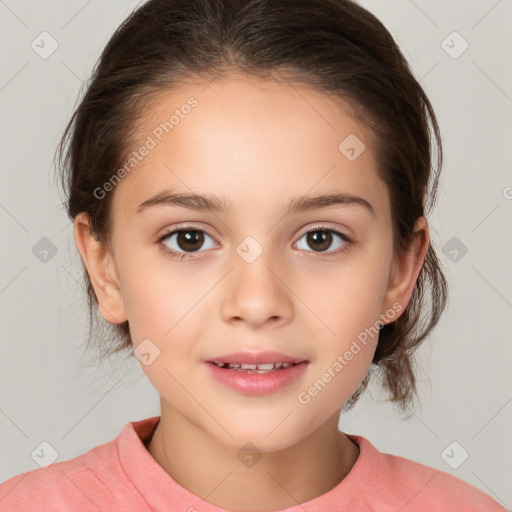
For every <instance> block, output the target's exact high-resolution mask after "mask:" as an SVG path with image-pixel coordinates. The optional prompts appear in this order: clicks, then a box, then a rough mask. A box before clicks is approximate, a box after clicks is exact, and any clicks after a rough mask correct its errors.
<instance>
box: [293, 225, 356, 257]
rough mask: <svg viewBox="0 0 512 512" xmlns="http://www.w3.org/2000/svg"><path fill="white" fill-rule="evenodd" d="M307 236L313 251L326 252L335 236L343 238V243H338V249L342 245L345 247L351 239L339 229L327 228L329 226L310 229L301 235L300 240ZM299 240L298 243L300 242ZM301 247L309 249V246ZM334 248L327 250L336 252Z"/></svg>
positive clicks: (308, 243)
mask: <svg viewBox="0 0 512 512" xmlns="http://www.w3.org/2000/svg"><path fill="white" fill-rule="evenodd" d="M303 238H305V239H306V244H307V245H309V247H312V248H313V252H321V253H322V252H326V249H328V248H329V247H330V246H331V244H332V243H333V241H335V238H339V239H341V240H342V243H338V245H337V246H336V247H334V250H335V249H338V248H340V247H343V246H345V245H347V244H348V243H349V242H350V240H349V238H348V237H347V236H346V235H344V234H343V233H340V232H339V231H336V230H335V229H327V228H316V229H313V230H311V231H308V232H307V233H304V235H302V236H301V238H300V239H299V242H300V241H301V240H302V239H303ZM299 242H298V243H299ZM298 248H299V249H305V250H308V249H307V247H298ZM334 250H331V251H327V252H335V251H334Z"/></svg>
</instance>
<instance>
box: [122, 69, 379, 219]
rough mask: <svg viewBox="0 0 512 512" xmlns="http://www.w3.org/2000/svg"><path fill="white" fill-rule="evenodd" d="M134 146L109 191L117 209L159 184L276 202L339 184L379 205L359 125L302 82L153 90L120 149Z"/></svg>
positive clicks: (131, 205) (243, 81) (242, 201)
mask: <svg viewBox="0 0 512 512" xmlns="http://www.w3.org/2000/svg"><path fill="white" fill-rule="evenodd" d="M144 146H147V147H151V149H149V150H147V151H146V150H145V151H144V153H145V156H143V157H142V158H140V155H139V158H140V160H138V161H137V163H136V165H135V166H134V167H133V169H132V170H130V172H129V173H127V176H126V178H124V179H123V180H121V183H120V184H119V185H118V186H117V187H116V190H115V194H114V207H116V206H115V205H117V207H119V208H122V209H124V210H125V213H126V214H129V213H130V212H134V211H135V210H136V208H137V206H138V205H139V204H140V203H142V202H143V201H144V200H145V199H147V197H148V196H149V195H154V194H155V193H158V192H159V191H161V190H162V189H164V188H167V189H173V190H179V191H181V192H187V193H196V194H206V193H208V194H213V195H221V196H223V197H229V198H230V202H231V203H232V204H233V205H234V206H235V207H236V206H237V205H238V206H240V207H242V206H243V205H248V204H249V203H251V204H252V206H255V207H256V206H262V207H268V205H269V204H276V207H281V208H282V205H283V200H284V199H286V198H287V197H296V196H300V195H304V194H307V193H308V192H309V191H311V192H315V193H326V192H330V191H334V190H337V191H339V190H341V191H344V192H349V193H353V194H357V195H362V196H363V197H366V198H371V199H372V203H376V204H375V207H376V210H378V209H379V208H382V209H383V210H385V209H386V208H387V207H388V203H387V190H386V187H385V184H384V183H383V182H382V181H381V180H380V178H379V177H378V174H377V172H376V165H375V159H374V157H373V153H372V147H371V144H370V141H369V137H368V135H367V130H366V129H365V127H364V126H363V125H361V124H360V123H358V122H357V121H356V120H355V119H354V118H353V116H351V115H350V108H349V106H348V105H344V104H343V103H342V102H341V101H340V100H334V99H333V97H331V96H328V95H327V94H324V93H321V92H319V91H316V90H314V89H312V88H311V87H307V86H305V85H303V84H297V83H292V82H284V83H275V82H270V81H264V80H261V79H255V78H247V77H232V78H230V79H226V80H221V81H213V82H211V83H209V84H208V83H199V84H192V85H189V86H187V87H183V88H180V89H176V90H173V91H167V92H162V93H161V94H159V95H158V96H157V97H155V98H154V99H153V100H152V101H151V103H150V104H148V106H147V108H146V109H145V111H144V114H143V115H142V116H141V118H140V121H139V123H138V126H137V142H136V143H135V144H133V147H132V148H130V149H129V151H128V155H127V156H129V154H131V153H130V151H137V150H139V149H141V148H143V147H144ZM347 149H348V150H349V152H348V153H346V151H347ZM352 150H353V151H352ZM139 153H140V152H139ZM354 154H355V156H356V158H353V157H354ZM383 192H384V194H383Z"/></svg>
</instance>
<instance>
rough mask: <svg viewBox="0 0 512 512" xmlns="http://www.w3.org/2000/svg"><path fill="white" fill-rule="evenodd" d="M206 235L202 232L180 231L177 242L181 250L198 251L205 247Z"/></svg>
mask: <svg viewBox="0 0 512 512" xmlns="http://www.w3.org/2000/svg"><path fill="white" fill-rule="evenodd" d="M203 240H204V234H203V233H202V232H201V231H180V232H179V233H178V237H177V242H178V245H179V247H180V249H183V250H184V251H186V250H196V249H199V248H200V247H201V245H203Z"/></svg>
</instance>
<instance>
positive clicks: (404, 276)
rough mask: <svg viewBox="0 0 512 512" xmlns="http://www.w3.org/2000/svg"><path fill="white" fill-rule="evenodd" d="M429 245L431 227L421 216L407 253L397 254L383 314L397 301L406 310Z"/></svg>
mask: <svg viewBox="0 0 512 512" xmlns="http://www.w3.org/2000/svg"><path fill="white" fill-rule="evenodd" d="M428 247H429V229H428V224H427V220H426V219H425V217H420V218H419V219H418V220H417V221H416V224H415V226H414V237H413V241H412V242H411V245H410V247H409V249H408V250H407V251H406V252H405V253H402V254H399V255H397V256H395V259H394V261H393V265H392V269H391V272H390V279H389V283H388V289H387V291H386V295H385V299H384V306H385V308H386V309H385V310H384V311H383V314H384V312H385V311H388V310H389V309H390V308H391V307H392V305H393V304H395V303H399V304H400V305H401V306H402V309H401V310H400V311H401V312H403V311H405V309H406V308H407V305H408V304H409V301H410V300H411V296H412V293H413V291H414V286H415V284H416V280H417V279H418V275H419V273H420V270H421V267H422V266H423V262H424V260H425V256H426V254H427V250H428ZM398 316H400V315H398ZM398 316H397V318H398ZM395 320H396V318H395Z"/></svg>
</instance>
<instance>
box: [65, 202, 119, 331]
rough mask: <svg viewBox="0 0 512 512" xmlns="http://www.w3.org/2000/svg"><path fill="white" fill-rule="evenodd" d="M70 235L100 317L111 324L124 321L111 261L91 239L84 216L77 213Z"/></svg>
mask: <svg viewBox="0 0 512 512" xmlns="http://www.w3.org/2000/svg"><path fill="white" fill-rule="evenodd" d="M74 236H75V244H76V247H77V249H78V252H79V253H80V256H81V257H82V261H83V263H84V265H85V267H86V269H87V272H88V274H89V277H90V279H91V284H92V286H93V288H94V292H95V293H96V297H97V298H98V304H99V309H100V313H101V315H102V316H103V318H104V319H105V320H106V321H107V322H109V323H111V324H120V323H123V322H125V321H126V320H127V315H126V311H125V307H124V301H123V297H122V294H121V289H120V287H119V280H118V277H117V273H116V269H115V262H114V260H113V258H112V254H111V253H110V250H109V249H108V248H107V247H105V246H104V245H102V244H101V243H100V242H99V241H98V240H96V238H94V235H93V233H92V227H91V223H90V218H89V216H88V215H87V213H85V212H81V213H79V214H78V215H77V216H76V217H75V222H74Z"/></svg>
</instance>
